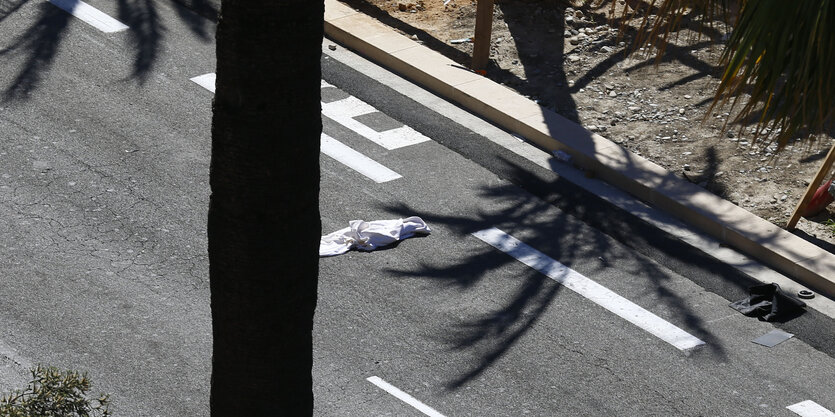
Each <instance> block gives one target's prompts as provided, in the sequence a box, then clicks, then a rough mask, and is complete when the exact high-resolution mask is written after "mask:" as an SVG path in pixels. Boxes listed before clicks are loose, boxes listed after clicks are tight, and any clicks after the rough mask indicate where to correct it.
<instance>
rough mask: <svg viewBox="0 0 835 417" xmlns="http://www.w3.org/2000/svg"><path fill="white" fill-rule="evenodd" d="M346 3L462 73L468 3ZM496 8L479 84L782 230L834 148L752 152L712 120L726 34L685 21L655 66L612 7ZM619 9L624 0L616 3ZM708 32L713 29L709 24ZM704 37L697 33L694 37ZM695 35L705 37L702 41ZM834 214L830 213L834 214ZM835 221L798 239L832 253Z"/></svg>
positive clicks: (543, 3)
mask: <svg viewBox="0 0 835 417" xmlns="http://www.w3.org/2000/svg"><path fill="white" fill-rule="evenodd" d="M444 2H445V0H347V1H346V3H347V4H349V5H351V6H352V7H354V8H356V9H358V10H360V11H363V12H364V13H366V14H369V15H371V16H373V17H376V18H377V19H379V20H380V21H382V22H383V23H385V24H388V25H389V26H392V27H394V28H396V29H397V30H399V31H401V32H402V33H404V34H405V35H407V36H410V37H412V38H413V39H415V40H418V41H419V42H422V43H423V44H425V45H426V46H428V47H430V48H433V49H435V50H437V51H438V52H440V53H443V54H444V55H446V56H448V57H450V58H451V59H453V60H455V61H458V62H459V63H461V64H462V65H467V66H469V64H470V59H471V58H470V56H471V53H472V49H473V48H472V43H470V42H463V43H457V42H456V43H452V42H450V41H453V40H461V39H466V38H470V37H472V36H473V32H474V27H475V15H476V3H475V1H474V0H449V1H447V2H446V4H444ZM589 3H591V2H590V1H585V2H579V4H575V5H574V7H568V6H566V4H565V2H561V1H559V0H539V1H535V0H497V1H496V5H495V9H494V14H493V30H492V37H491V52H490V64H489V66H488V69H487V76H488V77H489V78H491V79H493V80H494V81H497V82H500V83H502V84H504V85H506V86H508V87H510V88H512V89H514V90H516V91H518V92H520V93H521V94H524V95H526V96H528V97H530V98H531V99H534V100H536V101H538V102H539V104H541V105H543V106H545V107H548V108H550V109H552V110H554V111H556V112H557V113H560V114H562V115H563V116H565V117H567V118H569V119H572V120H574V121H577V122H579V123H581V124H582V125H583V126H585V127H586V128H587V129H589V130H591V131H594V132H597V133H598V134H600V135H602V136H604V137H606V138H608V139H610V140H612V141H614V142H616V143H618V144H620V145H621V146H623V147H624V148H627V149H629V150H630V151H632V152H634V153H636V154H638V155H641V156H643V157H645V158H647V159H649V160H651V161H653V162H655V163H656V164H658V165H661V166H663V167H665V168H666V169H668V170H670V171H672V172H674V173H676V174H677V175H680V176H681V177H682V178H684V179H686V180H688V181H691V182H693V183H696V184H699V185H700V186H702V187H704V188H706V189H708V190H710V191H711V192H713V193H715V194H717V195H719V196H721V197H723V198H725V199H726V200H728V201H731V202H733V203H734V204H737V205H739V206H741V207H743V208H745V209H746V210H748V211H750V212H752V213H754V214H756V215H758V216H760V217H762V218H763V219H766V220H768V221H771V222H773V223H774V224H777V225H780V226H784V225H785V224H786V222H787V221H788V218H789V217H790V216H791V213H792V212H793V210H794V207H795V205H796V204H797V202H798V200H799V199H800V198H801V197H802V195H803V192H804V191H805V190H806V187H807V186H808V184H809V181H811V180H812V178H813V177H814V175H815V173H816V172H817V170H818V168H819V166H820V164H821V162H822V160H823V159H824V157H825V156H826V152H827V151H828V150H829V146H830V145H831V138H826V140H819V141H817V142H809V141H802V142H794V143H792V144H790V145H789V146H788V147H787V148H785V149H784V150H782V151H781V152H779V153H777V152H775V151H776V145H771V146H766V145H767V143H764V142H757V143H752V140H751V135H746V133H748V130H749V129H750V128H751V126H739V125H731V126H729V129H728V130H725V129H723V127H724V126H725V125H726V122H727V121H728V119H729V117H731V115H730V114H729V109H727V108H714V109H713V111H712V112H711V114H708V115H707V117H705V115H706V112H707V111H708V110H709V107H710V104H711V101H712V98H713V93H714V91H715V89H716V86H717V84H718V77H719V76H721V69H720V68H719V67H718V66H717V62H718V60H719V57H720V54H721V52H722V49H723V46H722V39H723V37H724V36H725V33H726V31H727V28H726V27H725V26H724V25H723V24H722V23H721V22H719V21H716V22H706V21H701V20H698V21H690V22H688V23H687V24H686V25H684V26H685V27H684V28H682V29H681V30H679V31H678V32H676V33H675V34H674V35H676V36H675V38H674V39H672V40H671V41H670V42H669V44H668V45H667V46H666V54H665V56H664V58H663V59H662V60H661V62H659V63H658V65H657V66H656V65H655V64H656V59H655V53H654V52H653V51H645V50H637V51H634V52H633V53H632V54H630V55H628V56H627V54H626V52H627V51H630V50H632V49H633V48H632V47H631V42H632V40H633V39H634V35H635V33H636V30H635V27H636V26H637V23H638V22H639V20H637V19H632V20H628V21H627V22H626V23H627V25H626V26H625V27H626V29H625V30H624V34H622V35H619V31H618V30H617V28H618V27H619V25H620V24H621V23H622V22H621V19H618V18H617V16H611V15H610V13H609V11H610V7H611V3H610V2H608V1H607V2H605V3H604V4H603V5H594V4H589ZM616 7H619V8H622V7H624V6H623V1H620V2H619V4H616ZM709 23H713V24H712V25H709ZM700 29H701V30H700ZM699 32H701V34H700V33H699ZM829 209H830V210H835V207H830V208H829ZM832 217H833V216H832V213H830V212H825V213H822V214H821V215H818V216H817V217H815V218H814V219H811V220H807V219H801V220H800V223H799V224H798V227H797V230H796V232H795V233H796V234H798V235H799V236H801V237H804V238H806V239H807V240H810V241H812V242H814V243H816V244H818V245H819V246H822V247H824V248H825V249H828V250H830V251H832V250H833V248H835V232H833V231H832V228H831V227H828V226H826V222H827V221H828V220H829V219H831V218H832Z"/></svg>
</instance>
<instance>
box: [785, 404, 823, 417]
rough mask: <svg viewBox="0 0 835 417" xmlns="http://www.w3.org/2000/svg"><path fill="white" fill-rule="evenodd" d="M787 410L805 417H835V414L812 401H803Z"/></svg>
mask: <svg viewBox="0 0 835 417" xmlns="http://www.w3.org/2000/svg"><path fill="white" fill-rule="evenodd" d="M786 408H788V409H789V410H790V411H793V412H794V413H795V414H797V415H800V416H803V417H835V413H833V412H831V411H829V410H827V409H825V408H823V406H821V405H820V404H818V403H816V402H814V401H811V400H806V401H801V402H799V403H797V404H794V405H790V406H788V407H786Z"/></svg>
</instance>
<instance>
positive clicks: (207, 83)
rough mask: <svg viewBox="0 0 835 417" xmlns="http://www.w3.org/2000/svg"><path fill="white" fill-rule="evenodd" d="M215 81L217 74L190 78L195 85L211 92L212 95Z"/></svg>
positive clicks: (211, 73)
mask: <svg viewBox="0 0 835 417" xmlns="http://www.w3.org/2000/svg"><path fill="white" fill-rule="evenodd" d="M216 79H217V74H215V73H213V72H210V73H208V74H203V75H198V76H197V77H194V78H192V79H191V80H192V81H194V82H195V83H197V85H199V86H201V87H203V88H205V89H207V90H209V91H211V92H212V93H214V92H215V80H216Z"/></svg>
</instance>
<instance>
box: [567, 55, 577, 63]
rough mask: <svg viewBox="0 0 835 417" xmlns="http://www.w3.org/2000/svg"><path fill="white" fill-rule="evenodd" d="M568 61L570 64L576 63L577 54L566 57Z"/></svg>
mask: <svg viewBox="0 0 835 417" xmlns="http://www.w3.org/2000/svg"><path fill="white" fill-rule="evenodd" d="M568 60H569V61H571V62H577V61H579V60H580V56H579V55H577V54H571V55H569V56H568Z"/></svg>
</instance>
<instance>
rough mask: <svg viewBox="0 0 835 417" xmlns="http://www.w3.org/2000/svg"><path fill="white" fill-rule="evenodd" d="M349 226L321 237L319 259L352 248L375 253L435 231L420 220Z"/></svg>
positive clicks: (352, 223) (364, 222)
mask: <svg viewBox="0 0 835 417" xmlns="http://www.w3.org/2000/svg"><path fill="white" fill-rule="evenodd" d="M349 224H350V225H351V226H350V227H346V228H344V229H340V230H337V231H335V232H333V233H330V234H327V235H325V236H322V238H321V239H320V240H319V256H334V255H342V254H343V253H345V252H348V251H349V250H351V249H358V250H363V251H372V250H374V249H377V248H379V247H381V246H385V245H388V244H390V243H394V242H397V241H398V240H403V239H406V238H410V237H412V236H414V235H415V234H429V233H431V232H432V230H431V229H430V228H429V226H427V225H426V222H424V221H423V219H421V218H420V217H417V216H412V217H408V218H405V219H396V220H374V221H370V222H367V221H364V220H351V221H350V222H349Z"/></svg>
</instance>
